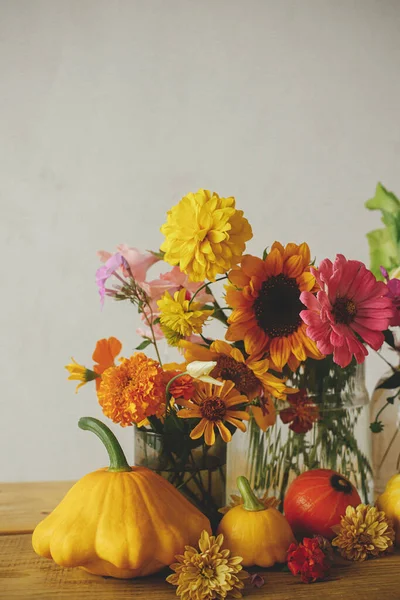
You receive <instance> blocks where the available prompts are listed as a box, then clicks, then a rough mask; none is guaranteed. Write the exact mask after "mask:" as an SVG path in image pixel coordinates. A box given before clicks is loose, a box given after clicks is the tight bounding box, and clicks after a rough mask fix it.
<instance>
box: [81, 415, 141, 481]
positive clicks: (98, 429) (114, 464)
mask: <svg viewBox="0 0 400 600" xmlns="http://www.w3.org/2000/svg"><path fill="white" fill-rule="evenodd" d="M78 426H79V427H80V428H81V429H85V430H87V431H92V432H93V433H95V434H96V435H97V437H99V438H100V439H101V441H102V442H103V444H104V446H105V447H106V450H107V452H108V456H109V458H110V466H109V467H108V471H114V472H122V471H132V469H131V467H130V466H129V465H128V462H127V460H126V458H125V454H124V451H123V450H122V448H121V445H120V443H119V441H118V440H117V438H116V437H115V435H114V434H113V432H112V431H111V429H110V428H109V427H107V425H105V424H104V423H102V422H101V421H99V420H98V419H94V418H93V417H81V418H80V419H79V421H78Z"/></svg>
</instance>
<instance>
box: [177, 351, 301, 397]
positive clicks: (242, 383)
mask: <svg viewBox="0 0 400 600" xmlns="http://www.w3.org/2000/svg"><path fill="white" fill-rule="evenodd" d="M179 346H180V348H183V350H184V352H185V359H186V360H187V362H192V361H195V360H201V361H210V360H213V361H216V363H217V364H216V366H215V367H214V369H213V370H212V371H211V373H210V376H211V377H215V379H225V380H229V381H233V383H234V384H235V387H236V389H237V390H238V391H239V393H240V394H244V395H245V396H247V399H248V400H254V398H257V396H261V395H264V394H272V395H273V396H275V398H279V399H281V400H284V399H285V398H286V394H288V393H290V392H291V391H292V390H291V389H289V388H287V387H286V385H285V382H284V381H283V380H282V379H279V378H278V377H275V376H274V375H271V373H268V368H269V360H268V359H264V360H254V358H252V357H249V358H247V359H245V357H244V356H243V354H242V352H241V351H240V350H238V348H235V347H234V346H232V345H231V344H228V342H224V341H222V340H215V342H213V343H212V344H211V346H210V347H209V348H207V347H206V346H201V345H200V344H194V343H193V342H189V341H185V340H182V341H181V342H180V344H179ZM295 391H297V390H295Z"/></svg>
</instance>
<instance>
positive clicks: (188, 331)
mask: <svg viewBox="0 0 400 600" xmlns="http://www.w3.org/2000/svg"><path fill="white" fill-rule="evenodd" d="M186 296H187V294H186V290H185V288H182V289H181V290H180V291H179V292H175V294H174V297H172V296H171V294H170V293H169V292H165V293H164V294H163V296H162V297H161V299H160V300H158V302H157V305H158V308H159V309H160V326H161V328H162V330H163V331H164V333H165V334H166V338H167V340H169V341H170V344H171V345H172V346H176V345H178V343H179V341H180V340H181V339H182V338H184V337H188V336H190V335H192V334H193V333H201V332H202V330H203V325H204V323H205V321H206V320H207V319H208V317H209V316H210V315H212V313H213V311H212V310H202V304H200V303H199V302H192V303H190V300H187V298H186ZM173 334H175V336H174V335H173Z"/></svg>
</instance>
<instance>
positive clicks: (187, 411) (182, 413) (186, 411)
mask: <svg viewBox="0 0 400 600" xmlns="http://www.w3.org/2000/svg"><path fill="white" fill-rule="evenodd" d="M179 404H182V403H181V402H179ZM177 415H178V417H179V418H180V419H197V418H199V417H201V412H200V410H199V409H196V408H194V409H191V408H182V409H181V410H179V411H178V413H177Z"/></svg>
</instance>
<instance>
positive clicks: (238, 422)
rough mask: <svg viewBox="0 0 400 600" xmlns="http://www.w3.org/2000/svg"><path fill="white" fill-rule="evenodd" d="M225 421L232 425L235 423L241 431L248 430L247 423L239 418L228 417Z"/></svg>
mask: <svg viewBox="0 0 400 600" xmlns="http://www.w3.org/2000/svg"><path fill="white" fill-rule="evenodd" d="M225 421H226V422H227V423H230V424H231V425H234V426H235V427H237V428H238V429H240V431H246V425H245V424H244V423H243V422H242V421H239V419H235V418H234V417H226V419H225Z"/></svg>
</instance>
